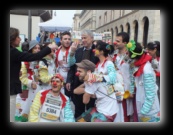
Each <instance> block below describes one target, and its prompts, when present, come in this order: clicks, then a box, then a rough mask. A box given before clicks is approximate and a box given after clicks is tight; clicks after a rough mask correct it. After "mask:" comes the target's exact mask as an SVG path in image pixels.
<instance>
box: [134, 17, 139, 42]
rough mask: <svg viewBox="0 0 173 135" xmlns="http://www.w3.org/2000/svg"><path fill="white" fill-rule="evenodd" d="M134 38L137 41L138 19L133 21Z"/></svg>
mask: <svg viewBox="0 0 173 135" xmlns="http://www.w3.org/2000/svg"><path fill="white" fill-rule="evenodd" d="M134 40H135V42H138V21H137V20H135V21H134Z"/></svg>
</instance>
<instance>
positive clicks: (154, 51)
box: [147, 41, 160, 103]
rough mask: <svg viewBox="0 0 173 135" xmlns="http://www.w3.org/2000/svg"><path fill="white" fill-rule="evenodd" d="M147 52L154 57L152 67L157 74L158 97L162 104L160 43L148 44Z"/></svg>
mask: <svg viewBox="0 0 173 135" xmlns="http://www.w3.org/2000/svg"><path fill="white" fill-rule="evenodd" d="M147 51H148V53H149V54H150V55H151V56H152V61H151V65H152V67H153V69H154V71H155V73H156V82H157V85H158V87H159V89H158V92H157V95H158V97H159V103H160V42H159V41H154V42H149V43H148V44H147Z"/></svg>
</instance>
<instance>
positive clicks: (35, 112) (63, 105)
mask: <svg viewBox="0 0 173 135" xmlns="http://www.w3.org/2000/svg"><path fill="white" fill-rule="evenodd" d="M51 87H52V88H51V89H48V90H41V91H39V92H38V93H37V94H36V96H35V99H34V100H33V104H32V106H31V108H30V114H29V122H75V119H74V114H73V111H72V107H71V104H70V100H69V98H68V97H67V96H65V95H64V94H62V93H61V92H60V91H61V88H62V87H63V77H62V76H61V75H60V74H55V75H54V76H53V77H52V78H51Z"/></svg>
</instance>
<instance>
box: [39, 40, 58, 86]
mask: <svg viewBox="0 0 173 135" xmlns="http://www.w3.org/2000/svg"><path fill="white" fill-rule="evenodd" d="M49 44H50V42H46V43H45V44H42V49H44V48H46V47H47V46H48V45H49ZM55 73H56V66H55V49H52V50H51V53H50V54H48V55H46V56H45V57H44V58H43V59H41V60H40V61H39V67H38V74H39V84H40V87H41V89H50V88H51V85H50V80H51V78H52V76H53V75H54V74H55Z"/></svg>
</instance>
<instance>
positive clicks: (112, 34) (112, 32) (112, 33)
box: [111, 28, 114, 43]
mask: <svg viewBox="0 0 173 135" xmlns="http://www.w3.org/2000/svg"><path fill="white" fill-rule="evenodd" d="M111 36H112V39H111V43H113V41H114V31H113V28H111Z"/></svg>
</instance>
